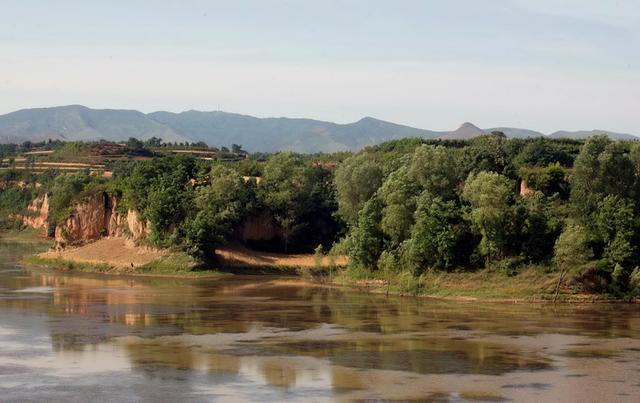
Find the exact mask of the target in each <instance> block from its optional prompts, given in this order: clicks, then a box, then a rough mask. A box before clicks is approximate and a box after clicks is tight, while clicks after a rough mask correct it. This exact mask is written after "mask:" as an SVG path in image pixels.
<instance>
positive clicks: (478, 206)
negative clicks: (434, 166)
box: [462, 172, 514, 265]
mask: <svg viewBox="0 0 640 403" xmlns="http://www.w3.org/2000/svg"><path fill="white" fill-rule="evenodd" d="M462 196H463V198H464V199H465V200H467V201H468V202H469V203H470V204H471V207H472V209H471V212H470V215H469V217H470V219H471V221H472V222H473V224H474V225H475V227H476V228H477V229H478V231H479V232H480V235H481V236H482V240H481V242H480V253H481V254H482V255H483V256H485V257H486V259H487V265H488V264H489V263H490V261H491V259H492V258H494V257H502V256H503V255H504V251H505V246H506V242H507V231H506V228H507V221H508V218H509V210H510V205H511V202H512V200H513V196H514V186H513V183H512V181H511V180H509V178H507V177H505V176H503V175H500V174H498V173H495V172H480V173H479V174H477V175H474V174H471V175H469V178H467V181H466V184H465V186H464V190H463V193H462Z"/></svg>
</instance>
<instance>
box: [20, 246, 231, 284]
mask: <svg viewBox="0 0 640 403" xmlns="http://www.w3.org/2000/svg"><path fill="white" fill-rule="evenodd" d="M24 263H26V264H28V265H32V266H37V267H44V268H48V269H55V270H60V271H73V272H81V273H103V274H117V275H131V276H159V277H189V278H201V277H211V276H218V275H221V273H220V272H219V271H217V270H213V269H209V268H206V267H204V266H203V265H202V264H201V263H199V262H198V261H196V260H195V259H193V258H191V257H190V256H188V255H186V254H184V253H181V252H171V253H169V254H167V255H166V256H163V257H162V258H160V259H158V260H156V261H153V262H150V263H147V264H145V265H143V266H139V267H132V268H122V267H115V266H112V265H110V264H107V263H92V262H83V261H75V260H69V259H62V258H45V257H42V256H39V255H34V256H30V257H28V258H26V259H25V260H24Z"/></svg>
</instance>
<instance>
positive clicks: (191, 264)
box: [134, 252, 222, 277]
mask: <svg viewBox="0 0 640 403" xmlns="http://www.w3.org/2000/svg"><path fill="white" fill-rule="evenodd" d="M134 271H135V272H138V273H140V274H149V275H171V276H188V277H208V276H215V275H221V274H222V273H221V272H220V271H219V270H216V269H213V268H211V267H209V266H208V265H206V264H204V263H202V262H200V261H198V260H196V259H194V258H193V257H191V256H189V255H187V254H186V253H184V252H169V253H168V254H166V255H165V256H163V257H161V258H160V259H158V260H154V261H153V262H149V263H147V264H145V265H142V266H140V267H137V268H135V269H134Z"/></svg>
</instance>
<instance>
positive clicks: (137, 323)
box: [0, 243, 640, 402]
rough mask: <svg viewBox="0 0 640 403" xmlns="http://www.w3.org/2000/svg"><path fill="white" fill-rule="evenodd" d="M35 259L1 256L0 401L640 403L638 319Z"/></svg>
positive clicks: (5, 251)
mask: <svg viewBox="0 0 640 403" xmlns="http://www.w3.org/2000/svg"><path fill="white" fill-rule="evenodd" d="M31 252H33V246H29V245H25V244H17V243H0V400H1V401H65V402H69V401H79V402H86V401H100V402H103V401H117V402H121V401H181V402H189V401H305V402H306V401H353V400H365V401H366V400H375V401H387V400H401V401H407V400H409V401H411V400H420V401H437V402H449V401H451V402H457V401H537V402H540V401H544V402H550V401H557V402H571V401H575V402H605V401H606V402H612V401H615V402H619V401H635V402H637V401H639V400H640V399H639V397H640V309H639V308H638V306H633V305H601V304H598V305H558V306H552V305H536V304H518V305H510V304H489V303H487V304H485V303H457V302H444V301H436V300H425V299H412V298H400V297H389V298H385V297H384V296H378V295H369V294H363V293H358V292H354V291H347V290H341V289H328V288H320V287H317V288H316V287H308V286H302V285H301V284H299V283H297V282H296V281H294V280H291V279H286V278H269V277H251V276H246V277H242V276H227V277H221V278H217V279H207V280H176V279H150V278H124V277H106V276H97V275H71V274H65V273H56V272H44V271H38V270H31V269H30V268H25V267H22V266H21V265H20V264H19V263H17V262H18V260H19V259H20V257H21V256H23V255H25V254H27V253H31Z"/></svg>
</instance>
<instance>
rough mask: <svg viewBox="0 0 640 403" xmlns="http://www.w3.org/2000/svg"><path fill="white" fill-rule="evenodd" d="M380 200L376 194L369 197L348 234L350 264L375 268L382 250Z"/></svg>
mask: <svg viewBox="0 0 640 403" xmlns="http://www.w3.org/2000/svg"><path fill="white" fill-rule="evenodd" d="M381 220H382V202H381V201H380V199H379V198H378V197H376V196H374V197H372V198H371V199H369V200H368V201H367V202H366V203H365V204H364V206H363V207H362V209H361V210H360V212H359V213H358V223H357V225H356V226H355V227H354V228H353V229H352V231H351V234H350V240H349V241H350V248H349V260H350V264H352V265H354V266H356V267H363V268H366V269H375V268H376V262H377V261H378V258H379V257H380V254H381V253H382V252H383V246H384V235H383V233H382V228H380V221H381Z"/></svg>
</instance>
